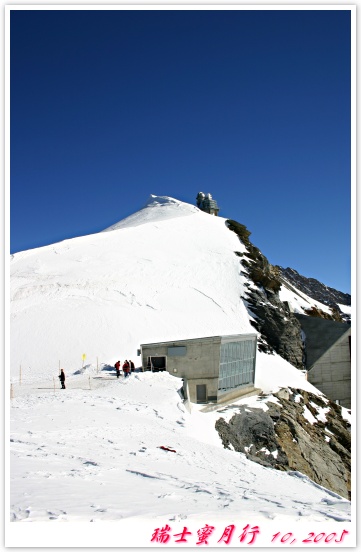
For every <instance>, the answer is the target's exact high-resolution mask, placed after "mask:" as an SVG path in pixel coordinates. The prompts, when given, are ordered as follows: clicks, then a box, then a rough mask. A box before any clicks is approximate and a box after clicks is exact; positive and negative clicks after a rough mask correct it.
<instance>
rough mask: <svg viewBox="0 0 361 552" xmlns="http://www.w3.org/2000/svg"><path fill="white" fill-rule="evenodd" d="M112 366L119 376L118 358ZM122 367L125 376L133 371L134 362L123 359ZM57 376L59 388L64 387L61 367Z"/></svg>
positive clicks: (63, 375) (63, 374)
mask: <svg viewBox="0 0 361 552" xmlns="http://www.w3.org/2000/svg"><path fill="white" fill-rule="evenodd" d="M114 368H115V371H116V373H117V378H119V376H120V360H118V361H117V362H116V363H115V364H114ZM122 369H123V373H124V377H125V378H127V377H128V376H129V375H130V374H131V373H132V372H134V371H135V366H134V362H133V361H132V360H125V361H124V364H123V367H122ZM58 378H59V379H60V383H61V388H62V389H65V373H64V370H63V368H62V369H61V371H60V374H59V376H58Z"/></svg>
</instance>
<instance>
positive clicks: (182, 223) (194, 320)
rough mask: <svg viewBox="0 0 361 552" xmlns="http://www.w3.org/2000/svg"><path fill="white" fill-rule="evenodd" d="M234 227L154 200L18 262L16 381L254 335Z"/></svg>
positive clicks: (14, 264)
mask: <svg viewBox="0 0 361 552" xmlns="http://www.w3.org/2000/svg"><path fill="white" fill-rule="evenodd" d="M242 247H243V246H242V244H240V242H239V240H238V238H237V236H236V235H235V234H234V233H232V232H230V231H229V230H228V229H227V227H226V225H225V219H222V218H217V217H211V216H209V215H207V214H205V213H203V212H201V211H199V210H198V209H197V208H196V207H194V206H192V205H188V204H185V203H182V202H179V201H177V200H173V199H171V198H163V197H162V198H159V197H154V196H151V198H150V200H149V202H148V204H147V205H146V207H145V208H144V209H142V210H140V211H139V212H137V213H135V214H134V215H132V216H131V217H128V218H127V219H125V220H124V221H121V222H120V223H118V224H116V225H114V226H112V227H111V228H110V229H108V231H105V232H101V233H98V234H93V235H90V236H84V237H79V238H74V239H71V240H66V241H63V242H60V243H56V244H54V245H50V246H46V247H42V248H39V249H34V250H30V251H24V252H21V253H17V254H15V255H13V257H12V259H11V301H12V302H11V374H12V376H13V377H17V376H18V373H19V367H20V366H21V367H22V376H23V377H24V378H30V379H31V378H32V377H35V376H36V377H38V376H39V375H40V374H41V375H42V376H44V377H45V376H46V375H49V374H52V373H53V372H54V368H55V369H56V368H57V367H58V365H59V361H60V363H61V366H62V367H63V368H64V369H65V370H66V372H68V373H69V372H74V371H75V370H76V369H79V368H80V367H81V366H82V355H83V354H85V355H86V361H85V362H86V364H92V365H94V366H95V365H96V362H97V359H98V363H99V364H100V363H107V362H109V363H112V364H113V363H114V362H115V361H116V360H117V359H118V358H120V359H125V358H129V357H130V358H133V359H134V358H135V356H136V351H137V348H138V347H139V344H140V343H144V342H154V341H159V340H171V339H185V338H189V337H201V336H211V335H219V334H233V333H240V332H253V331H254V330H253V328H252V326H251V325H250V322H249V315H248V314H247V311H246V309H245V307H244V305H243V302H242V300H241V298H240V297H241V295H242V291H243V290H242V285H243V284H242V282H243V280H242V276H240V274H239V260H238V258H237V256H236V255H235V253H234V251H240V250H242Z"/></svg>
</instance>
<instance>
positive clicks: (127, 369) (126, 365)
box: [123, 360, 130, 378]
mask: <svg viewBox="0 0 361 552" xmlns="http://www.w3.org/2000/svg"><path fill="white" fill-rule="evenodd" d="M123 372H124V377H125V378H127V377H128V376H129V374H130V366H129V362H128V361H127V360H125V361H124V364H123Z"/></svg>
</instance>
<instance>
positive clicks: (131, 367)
mask: <svg viewBox="0 0 361 552" xmlns="http://www.w3.org/2000/svg"><path fill="white" fill-rule="evenodd" d="M129 365H130V371H131V372H134V371H135V366H134V362H133V361H132V360H130V361H129Z"/></svg>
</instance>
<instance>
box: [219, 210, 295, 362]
mask: <svg viewBox="0 0 361 552" xmlns="http://www.w3.org/2000/svg"><path fill="white" fill-rule="evenodd" d="M227 226H228V228H229V229H230V230H232V231H233V232H235V233H236V234H237V236H238V237H239V239H240V241H241V242H242V243H243V244H244V245H245V247H246V251H247V253H241V252H239V251H236V252H235V253H236V255H238V256H239V257H240V264H241V265H242V269H241V271H242V272H243V273H244V274H245V275H246V276H247V278H248V279H249V280H250V281H251V282H252V284H253V285H249V286H248V291H247V293H245V295H244V297H242V299H243V301H244V303H245V305H246V307H247V309H248V311H249V313H250V314H251V316H252V318H253V321H252V322H251V323H252V324H253V326H254V327H255V329H256V330H257V331H258V332H259V333H260V337H259V339H258V348H259V350H261V351H263V352H267V353H273V352H276V353H278V354H279V355H280V356H281V357H282V358H284V359H285V360H287V361H288V362H290V363H291V364H292V365H293V366H295V367H296V368H299V369H302V368H303V367H304V365H303V360H304V344H303V342H302V339H301V325H300V323H299V321H298V320H297V318H296V317H295V316H294V314H293V313H292V312H290V310H289V308H288V306H287V305H286V304H285V303H283V302H282V301H281V300H280V298H279V294H278V292H279V290H280V288H281V279H280V274H279V270H278V268H277V267H275V266H273V265H271V264H270V263H269V262H268V260H267V258H266V257H265V256H264V255H263V254H262V253H261V251H260V250H259V249H258V248H257V247H255V246H254V245H253V244H252V243H251V242H250V240H249V236H250V234H251V233H250V232H249V230H247V228H246V227H245V226H244V225H243V224H240V223H239V222H236V221H234V220H227Z"/></svg>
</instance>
